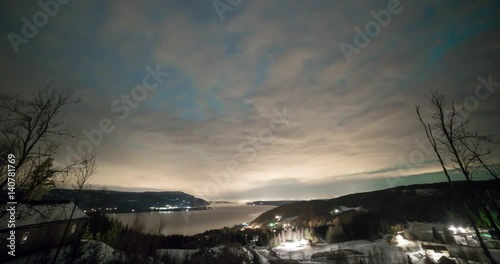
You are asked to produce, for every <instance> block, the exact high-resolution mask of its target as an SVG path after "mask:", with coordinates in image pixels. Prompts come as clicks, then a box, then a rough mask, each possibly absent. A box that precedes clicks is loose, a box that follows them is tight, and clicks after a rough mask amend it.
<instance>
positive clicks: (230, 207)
mask: <svg viewBox="0 0 500 264" xmlns="http://www.w3.org/2000/svg"><path fill="white" fill-rule="evenodd" d="M210 206H211V207H212V208H213V210H200V211H189V212H151V213H130V214H109V215H108V216H111V217H113V218H116V219H118V220H120V221H121V222H122V223H123V224H124V225H129V226H132V225H133V224H134V221H135V219H136V217H139V219H140V220H141V223H142V224H143V225H144V229H145V230H144V231H145V232H155V233H156V232H158V226H159V225H160V221H161V219H163V221H164V223H165V227H164V228H163V230H162V233H163V234H182V235H194V234H198V233H202V232H204V231H206V230H210V229H219V228H223V227H224V226H227V227H232V226H234V225H236V224H241V223H245V222H250V221H252V220H254V219H255V218H257V216H259V215H260V214H262V213H264V212H265V211H268V210H270V209H272V208H274V206H266V205H259V206H250V205H244V204H224V205H210Z"/></svg>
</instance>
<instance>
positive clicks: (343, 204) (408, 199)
mask: <svg viewBox="0 0 500 264" xmlns="http://www.w3.org/2000/svg"><path fill="white" fill-rule="evenodd" d="M454 185H455V188H456V190H457V192H458V193H459V194H460V196H461V197H462V198H463V200H469V201H470V200H473V198H472V197H471V193H470V186H469V185H468V184H467V183H466V182H455V183H454ZM476 186H477V189H478V190H480V191H481V192H483V193H485V192H486V191H489V195H490V197H489V198H490V199H495V200H497V201H499V200H500V183H499V182H498V181H494V180H490V181H481V182H476ZM356 207H357V208H359V207H361V208H362V209H364V210H367V211H368V212H371V213H376V214H377V215H378V216H380V219H383V221H385V222H386V223H387V224H390V225H395V224H398V223H406V222H407V221H424V222H440V221H452V220H454V218H455V216H457V215H463V214H462V212H461V211H462V210H463V209H462V208H463V206H462V204H461V203H460V202H459V201H457V199H455V196H454V195H452V192H451V190H450V187H449V184H448V183H446V182H443V183H433V184H419V185H411V186H400V187H395V188H391V189H386V190H380V191H372V192H365V193H355V194H350V195H345V196H342V197H337V198H333V199H326V200H311V201H300V202H295V203H290V204H286V205H282V206H279V207H276V208H273V209H272V210H269V211H267V212H265V213H263V214H261V215H260V216H259V217H257V218H256V219H255V220H254V221H253V222H252V223H251V224H252V225H267V224H269V223H272V222H275V221H276V217H277V216H279V217H281V218H282V219H285V218H292V217H297V218H296V219H295V220H294V225H295V226H305V227H307V226H308V227H315V226H324V225H329V224H332V222H333V221H334V219H335V218H338V217H339V216H340V214H342V212H341V210H339V209H338V208H356ZM456 220H460V219H456Z"/></svg>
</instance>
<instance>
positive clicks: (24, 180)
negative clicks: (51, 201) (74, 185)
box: [0, 86, 79, 200]
mask: <svg viewBox="0 0 500 264" xmlns="http://www.w3.org/2000/svg"><path fill="white" fill-rule="evenodd" d="M77 102H79V100H78V99H75V98H74V95H73V92H71V91H56V90H54V89H52V88H50V87H49V86H47V87H46V88H45V89H42V90H40V91H38V92H36V93H35V94H34V96H33V97H32V98H29V99H26V98H23V97H21V96H19V95H18V96H8V95H0V120H2V121H1V123H0V190H2V189H4V188H5V187H6V185H7V177H6V175H7V173H5V172H6V170H7V168H6V166H5V164H6V162H4V161H5V160H4V159H5V158H6V157H7V154H14V155H15V156H16V161H17V164H16V188H17V189H18V190H24V191H23V192H18V193H17V196H16V198H17V200H22V199H24V198H34V197H36V196H37V195H36V194H37V192H38V191H39V189H42V188H50V187H53V186H54V184H55V180H56V179H57V178H58V177H57V176H61V175H64V174H65V173H67V170H68V168H69V167H70V166H71V165H68V166H66V167H62V168H59V167H55V166H53V164H52V162H53V158H54V157H55V156H56V154H57V152H56V151H57V149H58V147H59V146H60V145H61V142H62V140H64V139H65V138H66V137H68V136H70V133H69V132H68V130H67V129H66V127H65V126H64V125H63V124H62V123H60V120H59V117H60V116H61V115H62V114H64V109H65V108H66V107H67V106H68V105H70V104H74V103H77Z"/></svg>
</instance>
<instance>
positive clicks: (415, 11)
mask: <svg viewBox="0 0 500 264" xmlns="http://www.w3.org/2000/svg"><path fill="white" fill-rule="evenodd" d="M401 6H402V7H403V11H402V12H401V13H400V14H398V15H393V16H392V17H391V21H390V23H389V24H388V25H387V26H385V27H382V28H381V31H380V34H379V35H377V36H376V37H373V38H372V39H371V40H370V43H369V45H368V46H366V47H365V48H363V49H361V52H360V53H359V54H353V55H352V58H351V61H350V62H348V61H347V60H346V59H345V57H344V55H343V52H342V50H341V48H340V47H339V44H340V43H342V42H347V43H351V44H353V41H354V37H355V35H356V31H355V30H354V27H360V28H363V27H364V26H365V24H366V23H368V22H369V21H372V20H374V17H373V16H372V15H371V14H370V11H372V10H374V11H376V12H378V11H380V10H383V9H385V8H387V1H371V2H369V3H367V2H366V1H349V2H348V3H345V4H340V3H338V2H333V1H315V3H314V4H313V3H307V4H306V3H305V2H303V1H287V2H286V4H285V2H282V1H273V2H269V1H265V2H264V1H259V2H244V4H242V5H239V6H237V7H235V10H234V11H233V12H231V13H230V14H229V13H227V16H225V19H224V21H223V22H221V21H220V20H219V18H218V16H217V13H216V11H215V10H214V9H213V6H212V5H210V4H202V3H185V1H173V2H168V3H165V2H164V1H158V2H155V1H153V2H150V3H138V2H132V1H125V2H98V3H97V2H96V3H90V4H81V3H76V2H75V3H73V2H72V3H71V5H68V6H67V9H65V10H63V11H64V12H63V11H61V16H60V17H57V19H56V20H54V21H51V23H52V22H53V23H52V24H53V25H52V24H51V26H49V27H47V28H45V29H44V32H42V33H41V34H40V36H38V38H39V39H35V40H34V41H33V42H32V43H29V45H26V47H25V48H26V49H24V51H25V52H24V53H23V52H20V54H19V55H18V56H13V55H12V54H10V55H7V53H9V51H8V50H5V51H4V50H3V49H2V53H6V56H7V57H6V58H7V59H6V60H2V61H1V62H0V67H2V69H4V73H5V74H6V75H7V76H9V78H7V79H5V80H2V91H3V90H8V89H7V88H6V87H11V86H15V87H23V88H22V89H26V91H30V90H31V89H35V88H24V87H27V86H29V87H35V85H33V84H40V83H46V82H47V80H48V79H50V78H48V77H47V76H51V77H55V78H57V79H64V80H66V79H67V81H65V82H63V86H68V87H72V88H76V89H77V90H78V91H79V94H80V95H82V96H83V98H84V100H83V102H82V104H81V105H79V106H78V107H75V108H72V109H71V115H72V116H73V118H69V119H68V125H69V126H70V127H72V128H73V129H74V131H77V132H78V131H81V130H83V129H87V130H90V129H93V128H95V127H96V124H98V122H99V120H100V119H102V118H103V117H107V118H111V119H112V120H114V121H115V123H114V124H115V125H116V127H117V128H116V130H115V132H113V133H112V134H110V135H107V136H105V138H104V141H103V143H102V144H101V145H99V146H98V147H96V148H95V151H96V152H97V153H98V158H99V161H100V164H101V166H100V168H99V173H98V175H96V177H95V183H96V184H99V185H108V186H114V187H116V188H132V187H133V188H136V189H152V188H153V189H165V190H180V191H185V192H188V193H193V194H197V195H205V196H207V198H210V199H212V198H214V199H215V198H220V199H245V197H244V196H248V197H255V198H256V199H257V198H258V197H263V198H266V197H269V198H273V197H274V198H287V194H290V193H291V194H293V197H301V198H306V197H328V196H329V195H332V194H335V193H340V192H343V193H346V192H355V191H361V190H368V189H370V186H371V187H373V188H376V187H377V188H378V187H379V186H381V185H380V181H382V182H385V179H386V177H392V176H409V175H410V174H421V173H431V172H435V171H439V167H438V166H436V163H435V162H434V160H435V159H434V156H432V155H429V156H426V157H425V160H424V161H423V162H421V163H418V164H415V165H414V167H415V170H408V169H403V170H400V168H402V167H403V168H404V166H403V164H402V161H401V157H403V158H405V159H408V155H409V153H411V151H413V150H415V149H416V148H417V146H416V145H415V143H414V141H415V140H419V141H424V140H425V136H424V135H423V134H422V131H421V128H420V126H419V124H418V122H417V121H416V119H415V113H414V105H415V104H424V103H425V102H426V101H425V100H426V99H425V95H426V94H428V93H429V91H430V90H431V89H437V90H440V91H443V92H445V93H446V94H447V95H449V96H450V97H451V98H453V99H454V100H456V101H457V102H463V100H464V98H466V97H467V96H468V95H473V94H474V89H475V87H476V86H477V85H478V80H477V77H478V76H479V75H482V76H488V74H490V73H492V74H493V75H494V76H496V78H498V76H499V73H498V72H496V71H497V70H498V66H499V63H498V62H499V61H500V60H499V58H500V50H499V48H498V47H500V45H498V44H499V43H498V40H496V38H495V37H494V36H496V35H498V33H499V28H498V26H496V25H495V24H494V22H495V19H496V17H495V15H494V12H495V11H496V10H498V8H499V7H498V4H496V3H491V2H488V1H474V2H470V1H460V2H456V3H453V4H450V3H444V2H437V3H433V4H429V3H422V2H415V1H404V0H401ZM11 8H15V9H16V14H19V15H21V14H24V13H26V14H30V11H29V10H28V9H23V8H16V7H11ZM11 17H12V16H11ZM11 19H13V21H14V22H16V21H17V22H16V23H19V21H18V20H19V18H17V17H13V18H11ZM17 26H18V25H16V26H13V27H9V26H7V27H8V28H5V29H6V30H15V29H17V28H18V27H17ZM4 44H5V43H3V44H2V45H4ZM4 46H5V45H4ZM4 46H2V48H4ZM37 56H38V57H37ZM40 59H43V60H42V61H40ZM35 62H36V63H35ZM156 64H160V65H161V67H162V69H166V70H168V71H170V72H172V73H173V74H172V75H171V76H170V77H169V78H168V80H165V82H163V83H162V84H160V86H159V87H158V88H157V89H156V90H155V91H154V94H153V95H152V96H151V97H150V98H148V99H147V100H145V101H144V102H143V103H141V104H140V105H139V106H138V107H137V108H136V109H133V111H131V115H130V117H129V118H127V119H126V120H124V121H121V120H117V116H116V114H115V113H113V112H112V111H111V109H110V104H111V102H112V101H113V100H115V99H117V98H120V96H121V95H122V94H127V93H130V91H131V89H132V88H133V87H135V86H136V85H137V84H139V83H141V82H142V78H143V76H144V75H145V71H144V68H145V67H146V66H147V65H156ZM49 73H50V74H49ZM26 76H29V77H30V78H26ZM11 92H12V91H11ZM499 99H500V95H499V94H498V93H493V94H492V96H491V98H489V99H487V100H484V101H481V104H480V106H479V108H478V110H477V111H474V112H473V113H472V115H471V118H472V119H473V120H472V121H473V124H474V127H476V128H478V129H479V130H480V131H481V132H485V133H497V134H498V132H497V131H500V127H498V124H500V122H498V121H500V120H498V118H499V116H500V115H499V114H498V113H499V112H500V109H499V106H498V105H497V103H496V102H497V101H498V100H499ZM284 108H286V109H287V111H289V112H290V113H293V119H292V120H291V121H290V124H289V126H287V127H286V128H285V129H283V130H282V131H280V132H279V133H273V134H272V140H270V141H269V142H265V143H263V142H259V141H258V140H257V145H256V144H255V143H254V142H255V141H256V138H257V139H258V138H259V135H261V134H262V133H264V132H265V131H267V130H268V129H270V126H271V125H270V118H268V115H269V114H270V113H272V112H273V111H274V109H277V110H279V111H282V109H284ZM262 131H264V132H262ZM82 138H83V136H82V134H81V133H77V137H76V138H74V139H73V140H72V141H68V142H67V144H68V145H70V146H74V145H75V144H77V143H78V142H79V140H81V139H82ZM242 146H243V147H242ZM257 146H258V147H257ZM242 149H243V150H242ZM252 153H255V158H250V157H252V156H253V154H252ZM61 155H64V153H61ZM495 157H498V156H495ZM249 159H251V160H252V161H251V162H249V161H248V160H249ZM233 161H234V162H237V163H238V164H239V167H240V173H239V174H237V175H232V176H231V177H230V180H229V181H228V182H227V183H225V184H223V185H220V186H219V190H218V191H216V192H215V191H214V192H208V193H207V192H205V191H204V190H205V189H206V186H209V185H210V184H213V183H214V182H215V180H214V178H213V177H211V176H210V175H211V174H213V173H219V172H221V171H225V170H226V167H227V164H228V163H230V162H233ZM400 174H401V175H400ZM415 177H417V176H415ZM417 178H418V177H417ZM419 179H420V178H419ZM425 179H429V177H427V178H425ZM287 190H288V192H287ZM332 190H334V191H332ZM270 194H273V195H270ZM335 195H336V194H335ZM293 197H288V198H293Z"/></svg>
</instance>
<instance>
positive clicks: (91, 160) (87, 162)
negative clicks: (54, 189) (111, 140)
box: [52, 155, 97, 263]
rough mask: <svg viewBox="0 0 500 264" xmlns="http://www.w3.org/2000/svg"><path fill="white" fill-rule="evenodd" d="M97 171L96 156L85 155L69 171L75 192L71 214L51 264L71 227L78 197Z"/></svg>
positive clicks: (89, 186) (54, 261)
mask: <svg viewBox="0 0 500 264" xmlns="http://www.w3.org/2000/svg"><path fill="white" fill-rule="evenodd" d="M96 169H97V163H96V155H86V156H84V157H83V158H82V160H81V161H79V163H78V164H76V165H75V166H73V167H72V168H71V170H70V176H71V178H72V179H71V182H72V186H73V188H74V189H75V190H76V192H75V196H74V197H73V208H72V209H71V214H70V216H69V219H68V220H67V224H66V227H65V229H64V233H63V236H62V238H61V241H60V242H59V246H58V248H57V251H56V254H55V255H54V259H53V261H52V263H56V260H57V256H58V255H59V251H60V249H61V247H62V244H63V243H64V239H65V238H66V235H67V233H68V230H69V227H70V225H71V220H72V219H73V215H74V213H75V211H76V208H77V206H78V203H79V201H80V195H81V193H82V191H84V190H86V189H89V188H91V185H90V182H89V181H90V179H91V178H92V176H93V175H94V174H95V172H96Z"/></svg>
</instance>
